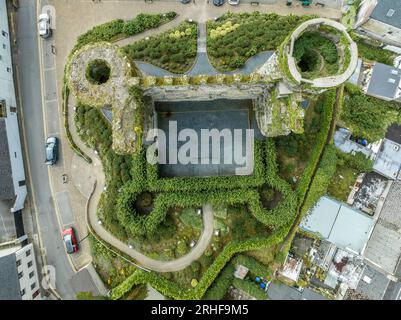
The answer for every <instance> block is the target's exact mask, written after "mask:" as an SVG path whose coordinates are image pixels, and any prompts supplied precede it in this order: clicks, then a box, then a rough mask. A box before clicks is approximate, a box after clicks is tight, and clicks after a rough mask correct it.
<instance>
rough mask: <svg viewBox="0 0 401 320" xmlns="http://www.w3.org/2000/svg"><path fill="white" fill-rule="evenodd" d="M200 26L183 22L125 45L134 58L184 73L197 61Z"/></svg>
mask: <svg viewBox="0 0 401 320" xmlns="http://www.w3.org/2000/svg"><path fill="white" fill-rule="evenodd" d="M197 36H198V26H197V24H196V23H189V22H182V23H181V24H180V25H179V26H178V27H176V28H174V29H171V30H168V31H166V32H164V33H161V34H158V35H155V36H152V37H150V38H149V39H143V40H140V41H137V42H134V43H132V44H129V45H128V46H126V47H124V51H125V53H126V54H127V56H128V57H129V58H130V59H132V60H138V61H145V62H148V63H151V64H153V65H155V66H158V67H160V68H163V69H165V70H167V71H170V72H172V73H184V72H186V71H188V70H189V69H190V68H191V67H192V66H193V65H194V63H195V58H196V52H197Z"/></svg>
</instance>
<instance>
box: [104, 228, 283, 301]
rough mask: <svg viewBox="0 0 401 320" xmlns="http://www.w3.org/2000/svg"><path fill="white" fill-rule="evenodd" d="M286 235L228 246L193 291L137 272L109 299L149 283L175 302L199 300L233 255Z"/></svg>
mask: <svg viewBox="0 0 401 320" xmlns="http://www.w3.org/2000/svg"><path fill="white" fill-rule="evenodd" d="M287 233H288V228H282V229H280V230H278V231H277V232H275V233H273V234H272V235H270V236H269V237H268V238H266V239H256V240H247V241H244V242H240V243H230V244H228V245H227V246H225V248H224V249H223V251H222V252H221V253H220V255H219V256H218V257H217V258H216V260H215V261H214V262H213V264H212V265H211V266H210V267H209V269H208V270H207V271H206V272H205V273H204V275H203V277H202V279H201V280H200V281H199V283H198V285H197V286H196V287H195V288H194V289H183V288H181V287H179V286H178V285H177V284H176V283H174V282H172V281H169V280H167V279H166V278H164V277H162V276H160V275H157V274H156V273H153V272H145V271H141V270H138V271H136V272H134V273H133V274H132V275H131V276H130V277H129V278H128V279H127V280H126V281H125V282H123V283H122V284H121V285H120V286H118V287H116V288H115V289H114V290H113V291H112V296H111V297H112V299H113V300H117V299H120V298H121V297H123V296H124V295H125V294H126V293H128V292H129V291H130V290H131V288H132V286H134V285H138V284H146V283H149V284H150V285H151V286H152V287H154V288H155V289H156V290H158V291H160V292H161V293H162V294H164V295H165V296H167V297H170V298H173V299H176V300H199V299H201V298H202V297H203V295H204V294H205V292H206V290H207V289H208V288H209V287H210V285H211V284H212V283H213V281H214V280H215V279H216V277H217V275H218V274H219V273H220V271H221V270H222V269H223V268H224V266H225V265H226V264H227V262H228V261H230V260H231V258H232V257H233V255H234V254H236V253H238V252H244V251H249V250H257V249H261V248H265V247H268V246H272V245H275V244H277V243H279V242H281V241H282V240H283V239H284V237H285V236H286V234H287Z"/></svg>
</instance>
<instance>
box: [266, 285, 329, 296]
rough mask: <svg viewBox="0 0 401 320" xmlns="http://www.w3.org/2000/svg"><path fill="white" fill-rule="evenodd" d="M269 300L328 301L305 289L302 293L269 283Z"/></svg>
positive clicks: (288, 287) (291, 288)
mask: <svg viewBox="0 0 401 320" xmlns="http://www.w3.org/2000/svg"><path fill="white" fill-rule="evenodd" d="M267 296H268V297H269V299H270V300H328V299H327V298H326V297H324V296H322V295H321V294H319V293H316V292H315V291H313V290H311V289H309V288H305V289H304V290H303V291H302V292H301V291H299V290H297V289H295V288H293V287H290V286H287V285H285V284H275V283H271V284H270V285H269V288H268V290H267Z"/></svg>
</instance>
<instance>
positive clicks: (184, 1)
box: [180, 0, 191, 4]
mask: <svg viewBox="0 0 401 320" xmlns="http://www.w3.org/2000/svg"><path fill="white" fill-rule="evenodd" d="M180 2H181V3H183V4H187V3H190V2H191V0H180Z"/></svg>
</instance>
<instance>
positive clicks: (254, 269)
mask: <svg viewBox="0 0 401 320" xmlns="http://www.w3.org/2000/svg"><path fill="white" fill-rule="evenodd" d="M232 263H233V265H235V266H237V265H243V266H245V267H247V268H248V269H249V270H250V272H251V273H253V274H254V275H256V276H259V277H263V278H268V277H270V276H271V275H272V271H271V270H270V268H269V267H267V266H265V265H264V264H262V263H260V262H259V261H257V260H256V259H254V258H252V257H249V256H247V255H243V254H241V255H238V256H236V257H235V258H234V259H233V260H232Z"/></svg>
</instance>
